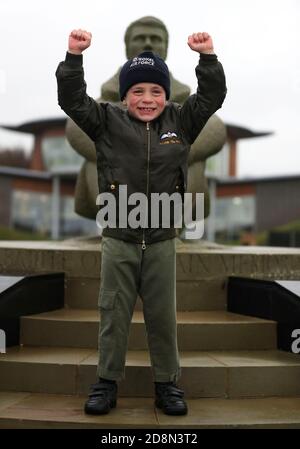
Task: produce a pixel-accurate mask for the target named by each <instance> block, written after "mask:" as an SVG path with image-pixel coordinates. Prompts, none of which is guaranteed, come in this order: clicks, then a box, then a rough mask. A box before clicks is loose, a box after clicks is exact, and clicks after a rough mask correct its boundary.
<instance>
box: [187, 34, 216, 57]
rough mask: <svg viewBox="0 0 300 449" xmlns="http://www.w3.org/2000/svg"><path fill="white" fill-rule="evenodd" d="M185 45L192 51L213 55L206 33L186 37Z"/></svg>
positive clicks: (209, 38)
mask: <svg viewBox="0 0 300 449" xmlns="http://www.w3.org/2000/svg"><path fill="white" fill-rule="evenodd" d="M187 43H188V46H189V47H190V48H191V49H192V50H193V51H196V52H198V53H207V54H214V45H213V41H212V38H211V37H210V35H209V34H208V33H194V34H192V35H191V36H189V37H188V42H187Z"/></svg>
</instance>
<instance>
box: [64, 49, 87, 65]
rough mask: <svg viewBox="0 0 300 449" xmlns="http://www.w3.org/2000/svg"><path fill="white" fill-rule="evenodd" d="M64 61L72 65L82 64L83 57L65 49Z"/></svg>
mask: <svg viewBox="0 0 300 449" xmlns="http://www.w3.org/2000/svg"><path fill="white" fill-rule="evenodd" d="M65 62H68V63H69V64H72V65H77V66H82V63H83V57H82V55H74V54H73V53H69V52H68V51H67V53H66V59H65Z"/></svg>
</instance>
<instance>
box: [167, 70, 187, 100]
mask: <svg viewBox="0 0 300 449" xmlns="http://www.w3.org/2000/svg"><path fill="white" fill-rule="evenodd" d="M170 82H171V98H170V100H171V101H174V102H175V103H180V104H182V103H183V102H184V101H185V100H186V99H187V98H188V97H189V95H190V93H191V89H190V88H189V86H188V85H187V84H183V83H181V82H180V81H178V80H177V79H176V78H174V76H173V75H172V73H171V72H170Z"/></svg>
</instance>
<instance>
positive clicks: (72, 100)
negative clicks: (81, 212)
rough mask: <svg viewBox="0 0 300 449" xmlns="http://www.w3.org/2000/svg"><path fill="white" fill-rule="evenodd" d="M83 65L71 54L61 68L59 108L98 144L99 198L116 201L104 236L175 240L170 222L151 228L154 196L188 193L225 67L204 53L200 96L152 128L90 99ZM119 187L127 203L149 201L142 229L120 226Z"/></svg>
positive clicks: (173, 108)
mask: <svg viewBox="0 0 300 449" xmlns="http://www.w3.org/2000/svg"><path fill="white" fill-rule="evenodd" d="M82 63H83V58H82V55H74V54H71V53H68V52H67V54H66V58H65V61H62V62H60V63H59V65H58V68H57V70H56V77H57V83H58V103H59V105H60V107H61V108H62V109H63V111H64V112H65V113H66V114H67V115H68V116H69V117H71V118H72V120H74V122H75V123H76V124H77V125H78V126H79V127H80V128H81V129H82V130H83V131H84V132H85V133H86V134H87V135H88V136H89V137H90V138H91V139H92V140H93V141H94V142H95V147H96V159H97V171H98V185H99V193H100V194H102V193H111V194H112V195H114V198H115V200H116V210H117V217H116V221H115V222H113V223H110V224H108V225H107V226H106V227H105V228H104V229H103V235H104V236H110V237H114V238H118V239H122V240H125V241H129V242H134V243H140V244H142V245H143V247H145V245H147V244H150V243H154V242H157V241H161V240H166V239H169V238H173V237H175V235H176V229H175V228H174V222H173V221H172V220H171V222H170V226H169V227H168V228H166V227H164V226H163V224H162V220H161V219H160V220H159V224H158V226H157V224H156V226H155V227H151V211H150V204H151V201H150V196H151V194H152V193H156V194H162V193H164V192H166V193H167V194H169V195H171V194H173V193H175V192H179V193H181V195H182V194H183V193H184V191H185V189H186V186H187V159H188V153H189V150H190V146H191V144H192V143H193V142H194V140H195V139H196V137H197V136H198V135H199V133H200V132H201V130H202V128H203V127H204V125H205V124H206V122H207V120H208V119H209V118H210V116H211V115H212V114H214V113H215V112H216V111H217V110H218V109H219V108H220V107H221V106H222V103H223V101H224V98H225V96H226V91H227V89H226V82H225V75H224V71H223V67H222V65H221V63H220V62H219V61H218V58H217V56H216V55H214V54H202V53H201V54H200V59H199V63H198V65H197V67H196V76H197V81H198V87H197V92H196V93H195V94H193V95H191V96H190V97H189V98H188V99H187V100H186V101H185V103H184V104H183V105H182V106H181V105H179V104H177V103H173V102H167V104H166V107H165V109H164V110H163V112H162V113H161V115H160V116H159V117H157V118H156V119H155V120H153V121H151V122H148V123H145V122H142V121H140V120H137V119H136V118H134V117H132V116H131V115H129V113H128V111H127V110H126V109H124V108H122V107H120V106H118V105H117V104H111V103H97V102H96V101H95V100H94V99H93V98H91V97H90V96H88V95H87V93H86V83H85V80H84V70H83V66H82ZM120 186H126V195H127V199H128V198H129V196H130V195H131V194H134V193H143V194H144V195H145V196H146V198H148V199H149V206H148V214H147V213H146V219H147V220H146V221H147V222H145V223H144V225H143V226H138V227H131V226H129V225H128V223H127V224H126V226H124V223H123V222H122V224H121V223H120V220H119V213H118V211H119V203H120V195H119V193H120ZM122 195H123V193H122ZM123 197H124V195H123ZM123 197H122V198H123ZM95 201H96V199H95ZM102 207H104V205H102ZM132 210H133V206H132V205H128V208H127V214H129V213H130V211H132ZM170 211H172V208H171V209H170ZM146 212H147V211H146ZM170 213H171V212H170ZM123 221H124V220H123Z"/></svg>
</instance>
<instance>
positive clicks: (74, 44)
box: [68, 29, 92, 55]
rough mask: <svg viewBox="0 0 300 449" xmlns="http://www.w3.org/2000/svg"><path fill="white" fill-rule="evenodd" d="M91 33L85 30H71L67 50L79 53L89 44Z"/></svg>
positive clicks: (75, 53)
mask: <svg viewBox="0 0 300 449" xmlns="http://www.w3.org/2000/svg"><path fill="white" fill-rule="evenodd" d="M91 40H92V33H89V32H88V31H85V30H81V29H79V30H73V31H71V33H70V36H69V48H68V52H69V53H73V54H74V55H81V53H82V52H83V51H84V50H85V49H86V48H88V47H89V46H90V45H91Z"/></svg>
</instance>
